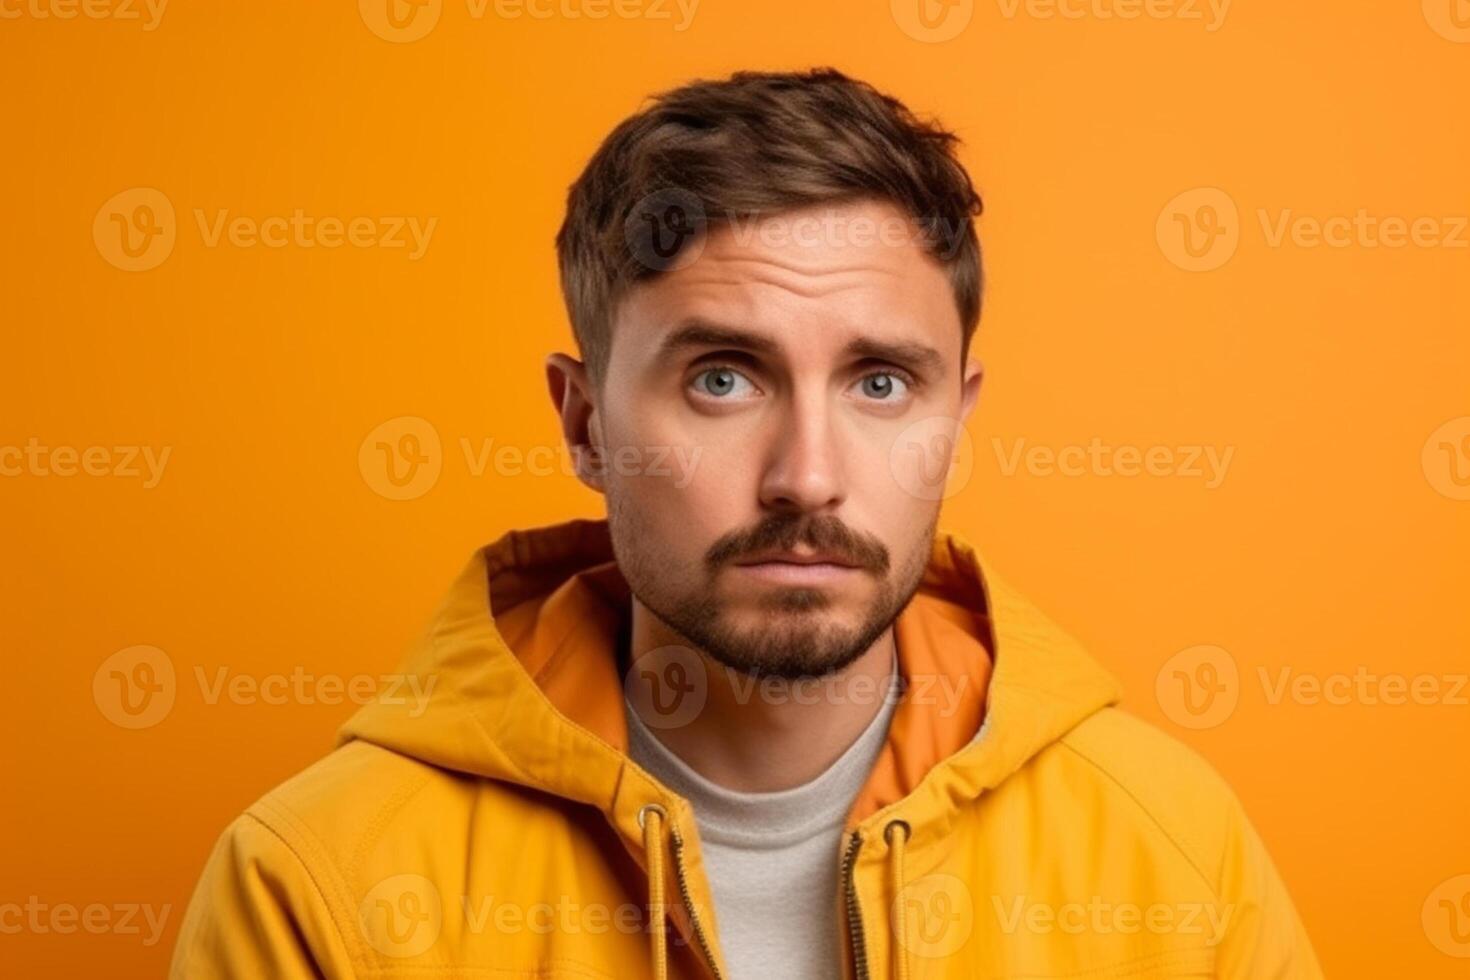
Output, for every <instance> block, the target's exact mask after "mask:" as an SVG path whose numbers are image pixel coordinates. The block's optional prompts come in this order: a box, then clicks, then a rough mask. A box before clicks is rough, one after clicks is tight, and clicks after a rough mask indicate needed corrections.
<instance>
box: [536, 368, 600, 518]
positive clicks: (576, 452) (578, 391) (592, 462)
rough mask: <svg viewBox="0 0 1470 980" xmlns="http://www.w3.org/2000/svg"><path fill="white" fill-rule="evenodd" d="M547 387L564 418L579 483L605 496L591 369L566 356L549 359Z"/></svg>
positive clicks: (553, 405)
mask: <svg viewBox="0 0 1470 980" xmlns="http://www.w3.org/2000/svg"><path fill="white" fill-rule="evenodd" d="M546 387H547V390H548V391H549V392H550V393H551V404H552V407H554V408H555V409H556V412H557V415H558V416H560V418H561V434H562V438H563V439H565V440H566V444H567V449H568V450H569V451H570V452H571V454H572V461H573V464H574V465H575V467H576V472H577V479H579V480H581V481H582V482H583V483H585V484H586V485H587V486H589V487H591V488H592V489H593V490H596V491H597V492H598V493H603V492H604V491H605V490H606V485H605V484H604V483H603V475H602V465H601V461H602V432H601V426H600V425H599V421H598V419H597V404H596V402H594V401H593V397H592V396H593V391H592V385H591V382H590V381H589V380H588V377H587V366H586V365H585V364H583V363H582V362H581V361H579V360H577V359H576V358H573V357H568V356H567V355H565V354H552V355H550V356H549V357H547V358H546Z"/></svg>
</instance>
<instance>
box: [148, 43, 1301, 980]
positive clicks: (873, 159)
mask: <svg viewBox="0 0 1470 980" xmlns="http://www.w3.org/2000/svg"><path fill="white" fill-rule="evenodd" d="M954 143H955V140H954V137H953V136H952V135H950V134H948V133H946V132H945V131H943V130H942V129H940V128H939V127H938V126H937V125H936V124H933V123H929V122H924V121H921V120H919V119H917V118H915V117H914V116H913V115H912V114H910V113H909V112H908V110H906V109H905V108H904V107H903V106H902V105H901V104H899V103H898V102H896V101H895V100H893V99H891V98H888V97H885V96H883V95H880V94H879V93H877V92H876V91H874V90H873V89H872V88H870V87H869V86H867V85H864V84H862V83H859V82H856V81H854V80H851V79H849V78H847V77H845V76H843V75H841V74H839V73H837V72H834V71H813V72H807V73H790V74H786V73H779V74H750V73H747V74H738V75H735V76H734V77H732V78H730V79H727V80H723V81H717V82H700V83H697V84H692V85H688V86H685V87H683V88H680V89H677V90H675V91H672V92H669V93H666V94H664V95H663V96H661V97H660V98H658V99H657V100H656V101H655V102H654V103H653V104H652V105H650V106H649V107H648V108H647V109H645V110H644V111H642V112H640V113H638V114H637V115H635V116H633V117H632V118H630V119H628V120H626V121H625V122H623V123H622V124H621V125H620V126H618V127H617V129H616V130H615V131H614V132H613V133H612V134H611V135H610V136H609V137H608V138H607V140H606V141H605V142H604V143H603V145H602V147H601V148H600V149H599V150H598V152H597V153H596V155H595V156H594V157H593V159H592V161H591V162H590V164H589V165H588V167H587V169H586V171H585V172H584V173H583V174H582V176H581V177H580V179H578V181H577V182H576V183H575V184H574V186H573V187H572V189H571V193H570V195H569V199H568V210H567V216H566V220H565V223H564V225H563V227H562V229H561V232H560V235H559V236H558V239H557V247H558V252H559V255H560V263H561V275H562V283H563V288H564V292H565V296H566V300H567V305H568V308H569V312H570V316H571V321H572V324H573V327H574V329H575V331H576V336H577V340H578V343H579V347H580V350H581V353H582V355H583V358H584V360H580V361H579V360H576V359H573V358H571V357H568V356H565V355H561V354H557V355H553V356H552V357H550V358H549V360H548V361H547V378H548V383H549V388H550V392H551V396H552V398H553V401H554V403H555V406H556V408H557V411H558V412H559V414H560V419H561V424H562V428H563V432H564V435H565V438H566V441H567V443H568V446H569V448H570V449H571V451H572V453H573V455H574V457H575V459H576V460H577V468H578V474H579V476H580V478H581V479H582V480H583V481H584V482H586V483H587V484H588V485H589V486H591V487H593V488H595V489H596V490H598V491H599V492H601V493H603V494H605V496H606V498H607V510H608V517H607V520H605V521H587V520H575V521H571V522H568V523H565V524H561V525H557V526H553V527H546V528H538V529H534V530H525V531H518V532H512V533H510V534H507V535H506V536H505V537H503V538H501V539H500V540H499V541H497V542H495V543H494V544H491V545H489V546H487V547H485V548H484V549H482V550H481V551H479V552H478V553H477V554H476V555H475V556H474V558H473V560H472V561H471V562H470V563H469V566H468V567H467V568H466V570H465V571H464V573H463V574H462V576H461V577H460V579H459V581H458V582H457V583H456V584H455V585H454V587H453V588H452V590H451V591H450V593H449V596H448V598H447V599H446V600H445V602H444V604H443V606H442V607H441V609H440V610H439V612H438V615H437V616H436V617H435V619H434V621H433V624H432V626H431V628H430V629H429V631H428V632H427V634H426V636H425V637H424V640H423V642H422V645H421V647H420V648H419V649H418V650H417V651H416V652H415V653H414V654H413V655H412V657H411V659H410V660H409V662H408V665H407V667H406V668H405V670H406V671H407V672H409V673H411V674H416V675H420V677H421V679H422V681H423V683H422V684H421V686H420V688H419V689H421V690H431V691H432V692H433V693H432V697H431V699H430V701H429V704H428V707H427V710H424V709H423V707H422V706H420V705H415V706H412V707H410V706H406V705H396V704H390V703H387V700H388V699H384V700H383V701H382V702H380V703H375V704H371V705H368V706H367V707H365V708H363V709H362V710H361V711H360V712H359V713H358V714H357V715H356V716H355V717H354V718H353V719H352V720H351V721H350V722H349V723H348V724H347V725H346V727H345V728H344V729H343V731H342V733H341V736H340V744H339V746H338V748H337V749H336V751H335V752H333V753H332V754H331V755H329V756H328V757H327V758H325V759H323V760H322V761H321V762H319V763H317V764H316V765H315V766H313V767H311V768H310V769H308V770H307V771H306V772H304V773H302V774H300V775H299V776H297V777H296V778H294V779H292V780H290V781H288V782H287V783H285V784H284V785H282V786H280V787H278V788H277V789H275V790H274V791H272V792H270V793H268V794H267V795H266V796H265V797H263V798H262V799H261V800H260V801H259V802H257V803H256V804H254V805H253V806H251V807H250V808H249V809H248V810H247V811H246V813H245V814H244V815H243V816H241V817H240V818H239V819H238V820H237V821H236V822H235V823H234V824H233V826H231V827H230V828H229V829H228V830H227V831H226V833H225V834H224V835H223V837H222V838H221V839H220V841H219V843H218V845H217V846H216V848H215V851H214V853H213V855H212V856H211V858H210V860H209V864H208V867H207V868H206V870H205V873H204V877H203V880H202V881H201V883H200V885H199V887H198V890H197V893H196V894H195V896H194V899H193V902H192V904H191V906H190V909H189V912H188V915H187V918H186V922H185V924H184V926H183V928H182V931H181V935H180V938H179V945H178V949H177V952H176V955H175V959H174V968H173V974H174V976H175V977H177V978H190V980H194V978H209V977H317V976H324V977H383V978H391V977H441V976H442V977H447V976H474V977H507V978H509V977H616V978H630V977H648V976H652V977H657V978H663V977H666V976H672V977H681V978H692V977H714V978H717V980H721V978H730V980H787V978H789V980H811V978H829V977H830V978H836V977H856V978H869V977H872V978H877V977H899V978H907V977H956V978H958V977H966V978H969V977H1071V978H1080V977H1121V976H1128V977H1196V976H1197V977H1206V976H1220V977H1232V978H1234V977H1238V978H1247V977H1250V978H1256V977H1273V978H1296V977H1317V976H1319V975H1320V973H1319V969H1318V967H1317V964H1316V961H1315V958H1314V956H1313V952H1312V949H1311V946H1310V943H1309V941H1308V939H1307V937H1306V935H1305V934H1304V932H1303V929H1302V926H1301V923H1300V921H1299V919H1298V917H1297V914H1296V912H1295V911H1294V909H1293V907H1292V904H1291V901H1290V899H1289V897H1288V895H1287V893H1286V891H1285V888H1284V887H1283V885H1282V882H1281V881H1280V879H1279V877H1278V875H1277V873H1276V871H1275V869H1274V868H1273V866H1272V863H1271V861H1270V859H1269V857H1268V856H1267V853H1266V851H1265V849H1264V847H1263V845H1262V843H1261V841H1260V840H1259V838H1258V837H1257V835H1256V833H1255V832H1254V830H1253V829H1252V828H1251V826H1250V824H1249V822H1248V821H1247V819H1246V817H1245V815H1244V813H1243V812H1242V809H1241V807H1240V805H1239V803H1238V802H1237V800H1236V799H1235V798H1234V796H1233V795H1232V794H1231V792H1230V790H1229V789H1228V788H1227V787H1226V786H1225V785H1224V784H1223V783H1222V782H1221V780H1220V779H1219V778H1218V777H1217V776H1216V775H1215V774H1214V773H1213V772H1212V771H1211V770H1210V769H1209V768H1208V767H1207V766H1206V765H1205V764H1204V763H1202V762H1201V761H1200V760H1198V759H1197V758H1196V757H1195V756H1193V755H1192V754H1191V753H1190V752H1189V751H1187V750H1186V749H1184V748H1183V747H1182V746H1180V745H1179V744H1177V743H1175V742H1174V741H1172V740H1170V739H1168V738H1166V737H1164V736H1162V735H1161V734H1159V733H1157V732H1155V731H1153V730H1151V729H1150V728H1148V727H1146V726H1145V725H1143V724H1141V723H1140V722H1138V721H1135V720H1133V719H1132V718H1130V717H1128V716H1127V715H1125V714H1123V713H1121V712H1120V711H1119V710H1117V709H1115V708H1113V707H1111V705H1112V704H1113V703H1114V702H1115V701H1116V700H1117V698H1118V691H1117V687H1116V684H1115V682H1114V681H1113V680H1112V679H1111V678H1110V676H1109V675H1108V674H1106V673H1105V672H1104V671H1103V670H1102V669H1101V668H1100V667H1098V666H1097V665H1096V664H1095V663H1094V662H1093V661H1092V660H1090V659H1089V658H1088V657H1087V656H1086V655H1085V654H1084V653H1083V652H1082V651H1081V650H1080V649H1078V647H1077V645H1076V644H1075V642H1074V641H1072V640H1071V639H1070V638H1068V637H1067V636H1066V635H1065V634H1063V633H1062V632H1061V631H1060V630H1058V629H1057V628H1056V627H1054V626H1052V625H1051V624H1050V623H1049V622H1048V621H1047V620H1046V619H1044V618H1043V617H1042V616H1041V615H1040V614H1039V613H1038V612H1036V611H1035V610H1034V609H1032V608H1031V607H1030V606H1028V605H1027V604H1026V603H1025V602H1024V601H1023V600H1022V599H1020V598H1019V597H1018V596H1017V595H1016V594H1015V593H1014V592H1012V591H1011V590H1010V589H1009V588H1007V587H1006V586H1005V585H1004V584H1003V583H1001V582H1000V580H999V579H997V578H996V577H995V575H994V573H993V571H992V570H991V569H990V568H989V567H988V566H985V565H983V564H982V563H981V562H980V560H979V558H978V557H977V555H976V553H975V551H974V549H972V548H971V547H970V546H969V545H968V544H966V543H965V542H964V541H962V540H960V539H959V538H958V537H956V536H955V535H953V534H951V533H948V532H942V531H938V530H937V520H938V516H939V509H940V501H941V500H942V498H943V496H944V493H945V489H944V477H945V474H946V473H947V472H948V470H949V467H950V465H951V462H952V457H953V455H954V446H955V445H956V441H955V437H956V435H957V434H958V431H959V426H961V425H962V424H963V423H964V420H965V419H966V418H967V417H968V416H969V415H970V413H971V410H972V409H973V408H974V405H975V401H976V397H977V394H978V391H979V387H980V379H981V372H980V367H979V365H978V364H977V363H975V362H973V361H971V360H970V358H969V356H968V354H969V346H970V340H971V337H972V335H973V333H974V330H975V327H976V324H977V321H978V318H979V310H980V282H981V276H980V258H979V247H978V243H977V240H976V236H975V232H974V229H973V227H972V219H973V217H974V216H975V215H977V214H978V213H979V211H980V201H979V198H978V197H977V195H976V194H975V191H974V189H973V188H972V186H971V182H970V180H969V178H968V176H967V175H966V173H965V171H964V169H963V168H962V167H961V166H960V164H959V163H958V162H957V160H956V158H955V156H954ZM429 679H432V680H433V682H434V683H433V684H432V686H430V685H429V684H428V680H429Z"/></svg>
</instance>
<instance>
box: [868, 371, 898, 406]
mask: <svg viewBox="0 0 1470 980" xmlns="http://www.w3.org/2000/svg"><path fill="white" fill-rule="evenodd" d="M862 386H863V394H865V395H867V396H869V397H870V398H876V399H878V400H879V401H894V400H896V398H898V397H901V396H902V395H903V394H904V392H906V391H908V387H909V386H908V382H906V381H904V380H903V378H900V377H899V376H898V375H896V374H892V373H890V372H888V371H878V372H876V373H874V374H870V375H868V376H867V377H865V378H863V380H862ZM895 386H897V387H895Z"/></svg>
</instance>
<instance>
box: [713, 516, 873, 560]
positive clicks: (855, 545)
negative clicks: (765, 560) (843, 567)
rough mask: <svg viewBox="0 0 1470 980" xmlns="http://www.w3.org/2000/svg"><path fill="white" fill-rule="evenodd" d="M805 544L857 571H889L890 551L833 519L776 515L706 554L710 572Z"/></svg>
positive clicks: (733, 535)
mask: <svg viewBox="0 0 1470 980" xmlns="http://www.w3.org/2000/svg"><path fill="white" fill-rule="evenodd" d="M798 544H805V545H808V546H810V547H811V548H813V549H816V550H818V551H830V552H832V553H833V554H835V555H837V556H839V557H841V558H842V559H843V560H844V561H847V562H850V563H851V564H853V565H855V566H857V567H858V568H865V569H868V570H870V571H872V572H875V573H878V574H882V573H884V572H887V571H888V564H889V557H888V549H887V548H886V547H884V545H883V543H882V542H881V541H878V540H877V539H876V538H872V537H867V536H864V535H861V534H858V533H857V532H856V531H854V530H852V529H851V528H849V527H848V526H847V525H846V524H844V523H842V521H841V520H839V519H838V518H836V517H833V516H831V515H818V516H805V517H804V516H802V515H799V514H773V515H771V516H770V517H767V518H765V519H764V520H762V521H761V522H760V523H759V524H757V525H756V526H755V527H753V528H751V529H750V530H749V531H733V532H731V533H730V534H727V535H725V536H724V537H722V538H720V539H719V540H718V541H716V542H715V543H714V544H713V545H712V546H711V547H710V549H709V551H708V552H706V553H705V567H706V568H707V569H709V570H710V571H715V570H717V569H718V568H719V567H720V566H721V565H724V564H727V563H729V562H732V561H737V560H738V559H740V558H742V557H743V556H745V555H753V554H756V553H757V552H761V551H767V550H770V549H781V550H787V551H789V550H791V549H793V548H795V547H796V546H797V545H798Z"/></svg>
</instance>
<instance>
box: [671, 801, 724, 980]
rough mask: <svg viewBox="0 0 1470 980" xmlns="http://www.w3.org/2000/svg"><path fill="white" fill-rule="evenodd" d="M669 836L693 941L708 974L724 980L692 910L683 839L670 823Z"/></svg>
mask: <svg viewBox="0 0 1470 980" xmlns="http://www.w3.org/2000/svg"><path fill="white" fill-rule="evenodd" d="M669 836H670V837H671V838H673V841H674V877H676V878H678V879H679V897H680V898H682V899H683V900H684V908H686V909H687V910H688V911H689V922H690V924H691V925H693V926H694V939H695V941H696V942H697V943H699V948H700V949H701V950H702V951H703V952H704V958H705V961H706V962H707V963H709V969H710V972H711V973H713V974H714V975H715V980H724V977H723V976H722V975H721V974H720V967H719V965H718V964H717V963H716V962H715V954H714V950H712V949H711V948H710V944H709V937H708V936H707V935H705V932H704V926H703V925H702V924H701V923H700V921H699V913H698V912H696V911H695V910H694V900H693V898H691V897H690V892H689V879H688V878H686V877H685V876H684V838H683V836H682V835H680V833H679V830H678V828H677V827H675V826H674V824H673V822H672V821H670V823H669ZM660 928H662V924H660Z"/></svg>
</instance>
